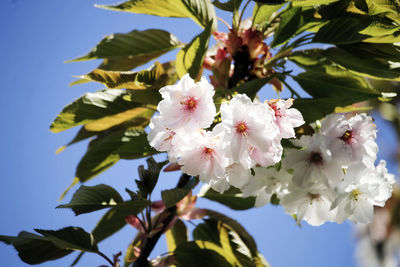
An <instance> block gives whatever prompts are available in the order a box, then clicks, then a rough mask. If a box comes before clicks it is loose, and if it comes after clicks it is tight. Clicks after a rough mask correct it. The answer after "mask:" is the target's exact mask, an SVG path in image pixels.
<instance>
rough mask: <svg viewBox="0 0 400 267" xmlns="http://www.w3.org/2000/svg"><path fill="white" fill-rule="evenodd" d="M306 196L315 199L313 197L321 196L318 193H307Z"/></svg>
mask: <svg viewBox="0 0 400 267" xmlns="http://www.w3.org/2000/svg"><path fill="white" fill-rule="evenodd" d="M308 197H309V198H310V200H315V199H319V198H320V197H321V195H320V194H313V193H308Z"/></svg>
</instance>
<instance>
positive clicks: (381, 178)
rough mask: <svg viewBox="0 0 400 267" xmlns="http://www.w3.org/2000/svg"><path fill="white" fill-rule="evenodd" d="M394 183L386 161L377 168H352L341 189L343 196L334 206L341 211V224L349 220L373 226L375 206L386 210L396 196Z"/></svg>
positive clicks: (349, 169) (361, 165)
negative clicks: (393, 187)
mask: <svg viewBox="0 0 400 267" xmlns="http://www.w3.org/2000/svg"><path fill="white" fill-rule="evenodd" d="M393 181H394V180H393V176H392V175H391V174H389V173H387V170H386V167H385V162H384V161H381V163H380V164H379V165H378V166H377V167H373V168H367V167H366V166H365V165H364V164H362V163H358V164H354V165H352V166H350V167H349V168H348V170H347V172H346V175H345V177H344V180H343V182H342V183H341V184H339V185H338V192H339V195H338V197H337V198H336V199H335V201H334V202H333V203H332V209H334V208H336V207H337V208H338V217H337V221H338V222H342V221H344V220H345V219H347V218H348V219H350V220H352V221H354V222H360V223H369V222H370V221H371V220H372V218H373V216H374V205H375V206H380V207H383V206H384V205H385V202H386V200H387V199H389V198H390V196H391V195H392V190H393V189H392V184H393Z"/></svg>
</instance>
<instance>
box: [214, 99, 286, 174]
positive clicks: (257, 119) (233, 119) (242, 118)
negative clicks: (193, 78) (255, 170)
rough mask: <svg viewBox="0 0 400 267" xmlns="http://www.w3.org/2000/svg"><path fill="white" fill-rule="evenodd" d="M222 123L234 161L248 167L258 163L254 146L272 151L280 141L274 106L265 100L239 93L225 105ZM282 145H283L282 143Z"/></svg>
mask: <svg viewBox="0 0 400 267" xmlns="http://www.w3.org/2000/svg"><path fill="white" fill-rule="evenodd" d="M221 119H222V122H221V123H222V126H223V128H224V131H225V135H224V142H225V143H226V144H228V143H229V146H228V145H227V146H226V147H227V149H228V150H229V151H228V153H230V155H231V157H232V159H233V161H234V162H239V163H241V164H242V165H243V166H244V167H246V168H248V169H249V168H251V167H253V166H255V165H256V163H257V161H256V160H254V159H253V158H252V157H251V153H252V151H253V150H254V149H257V150H258V151H259V152H257V153H269V150H270V148H271V146H273V143H274V142H277V139H276V137H277V136H278V134H279V129H278V128H277V126H276V125H275V123H274V121H273V114H272V112H271V111H270V109H267V108H265V106H264V105H263V104H261V103H253V102H252V101H251V100H250V98H249V97H247V96H246V95H243V94H239V95H236V96H235V97H233V98H232V100H231V101H230V102H229V103H222V105H221ZM279 145H280V144H279Z"/></svg>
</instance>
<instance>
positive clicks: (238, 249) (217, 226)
mask: <svg viewBox="0 0 400 267" xmlns="http://www.w3.org/2000/svg"><path fill="white" fill-rule="evenodd" d="M192 235H193V238H194V239H195V240H196V243H197V245H198V246H199V247H201V248H203V249H211V250H214V251H215V252H217V253H219V254H220V255H221V256H224V258H225V259H226V260H227V261H228V262H229V263H230V264H231V265H232V266H246V267H252V266H254V267H258V266H268V263H267V264H264V261H263V259H262V257H260V254H259V253H258V252H257V251H255V252H254V256H253V255H252V253H251V251H250V249H249V248H248V247H247V244H246V243H245V242H244V241H243V240H242V239H241V237H240V235H239V234H238V233H237V232H236V231H235V230H234V229H233V228H232V227H230V226H229V225H227V224H226V223H223V222H221V221H217V220H215V219H206V220H204V223H202V224H199V225H197V226H196V228H195V229H194V230H193V234H192Z"/></svg>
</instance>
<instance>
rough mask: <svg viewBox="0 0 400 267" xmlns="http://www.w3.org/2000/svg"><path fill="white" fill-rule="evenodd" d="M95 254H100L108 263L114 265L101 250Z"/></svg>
mask: <svg viewBox="0 0 400 267" xmlns="http://www.w3.org/2000/svg"><path fill="white" fill-rule="evenodd" d="M97 254H98V255H100V256H102V257H103V258H104V259H105V260H106V261H108V262H109V263H110V264H111V266H114V265H115V264H114V262H112V260H110V259H109V258H108V257H107V256H106V255H104V254H103V253H102V252H100V251H99V252H97Z"/></svg>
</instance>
